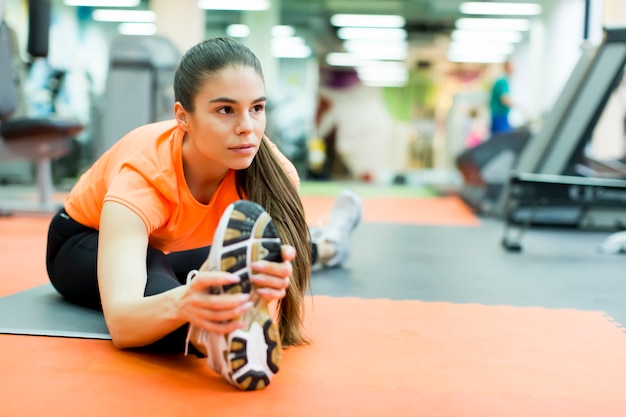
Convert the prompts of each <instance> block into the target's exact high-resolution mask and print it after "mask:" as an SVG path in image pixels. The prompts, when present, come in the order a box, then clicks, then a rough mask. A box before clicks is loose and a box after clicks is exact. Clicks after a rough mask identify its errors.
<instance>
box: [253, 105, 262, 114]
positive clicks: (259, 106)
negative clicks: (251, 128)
mask: <svg viewBox="0 0 626 417" xmlns="http://www.w3.org/2000/svg"><path fill="white" fill-rule="evenodd" d="M264 108H265V106H263V105H262V104H257V105H256V106H254V107H253V108H252V111H254V112H256V113H260V112H262V111H263V109H264Z"/></svg>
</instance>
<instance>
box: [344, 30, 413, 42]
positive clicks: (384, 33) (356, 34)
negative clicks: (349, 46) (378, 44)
mask: <svg viewBox="0 0 626 417" xmlns="http://www.w3.org/2000/svg"><path fill="white" fill-rule="evenodd" d="M337 36H338V37H339V39H372V40H379V41H403V40H405V39H406V30H404V29H381V28H352V27H351V28H340V29H339V30H338V31H337Z"/></svg>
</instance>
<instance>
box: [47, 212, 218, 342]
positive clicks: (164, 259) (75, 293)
mask: <svg viewBox="0 0 626 417" xmlns="http://www.w3.org/2000/svg"><path fill="white" fill-rule="evenodd" d="M204 253H205V254H206V253H208V249H204ZM97 255H98V231H97V230H95V229H91V228H89V227H86V226H83V225H81V224H80V223H78V222H76V221H74V220H73V219H71V218H70V217H69V216H68V215H67V213H65V211H64V210H61V211H59V212H58V213H57V214H56V215H55V216H54V217H53V219H52V221H51V223H50V228H49V230H48V248H47V253H46V267H47V269H48V276H49V278H50V282H51V283H52V285H53V286H54V288H55V289H56V290H57V291H58V292H59V294H61V295H62V296H63V297H64V298H65V299H67V300H68V301H69V302H71V303H73V304H77V305H81V306H83V307H87V308H91V309H95V310H102V304H101V301H100V292H99V290H98V278H97ZM200 256H201V251H199V250H198V251H191V252H190V253H189V255H188V256H186V255H185V253H184V252H181V253H178V254H176V256H174V257H173V259H172V260H174V261H175V262H174V264H173V265H172V264H170V259H169V255H165V254H164V253H163V252H161V251H159V250H156V249H153V248H148V251H147V254H146V268H147V276H148V279H147V282H146V289H145V292H144V295H145V296H146V297H148V296H151V295H155V294H159V293H162V292H165V291H168V290H170V289H172V288H175V287H177V286H179V285H182V284H184V283H185V281H186V275H187V272H188V271H189V270H191V269H195V268H198V267H199V266H200V264H201V263H202V262H204V259H202V260H201V261H200V263H197V262H198V259H200ZM205 258H206V256H205ZM193 265H195V266H193ZM188 266H189V269H187V270H186V271H185V270H184V268H187V267H188ZM187 328H188V326H187V325H185V326H182V327H180V328H179V329H177V330H176V331H174V332H173V333H171V334H169V335H167V336H165V337H164V338H163V339H161V340H159V341H157V342H155V343H153V344H151V345H149V346H146V347H145V348H144V349H147V350H151V351H160V352H182V351H183V350H184V348H185V340H186V337H187Z"/></svg>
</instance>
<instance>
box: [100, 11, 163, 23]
mask: <svg viewBox="0 0 626 417" xmlns="http://www.w3.org/2000/svg"><path fill="white" fill-rule="evenodd" d="M91 17H92V19H93V20H96V21H98V22H136V23H151V22H155V21H156V18H157V15H156V13H155V12H153V11H152V10H124V9H122V10H115V9H96V10H94V11H93V12H92V13H91Z"/></svg>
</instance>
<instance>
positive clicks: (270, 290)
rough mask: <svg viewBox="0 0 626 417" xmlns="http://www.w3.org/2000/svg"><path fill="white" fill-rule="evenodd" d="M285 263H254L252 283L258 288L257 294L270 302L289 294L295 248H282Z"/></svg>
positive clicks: (288, 246) (285, 246)
mask: <svg viewBox="0 0 626 417" xmlns="http://www.w3.org/2000/svg"><path fill="white" fill-rule="evenodd" d="M281 249H282V251H281V254H282V257H283V262H270V261H257V262H253V263H252V264H251V265H250V266H251V267H252V271H253V274H252V276H251V277H250V281H252V283H254V284H256V285H257V286H258V288H257V290H256V291H257V292H258V293H259V295H261V296H263V298H265V299H266V300H268V301H272V300H279V299H281V298H283V297H284V296H285V294H286V293H287V287H289V283H290V280H291V273H292V272H293V267H292V266H291V260H292V259H294V258H295V257H296V250H295V248H294V247H293V246H290V245H283V246H282V248H281Z"/></svg>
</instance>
